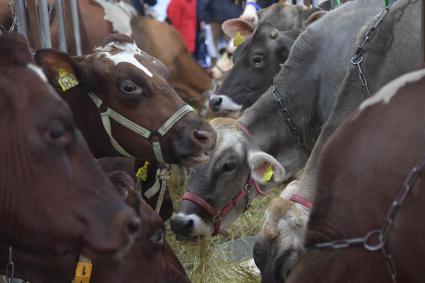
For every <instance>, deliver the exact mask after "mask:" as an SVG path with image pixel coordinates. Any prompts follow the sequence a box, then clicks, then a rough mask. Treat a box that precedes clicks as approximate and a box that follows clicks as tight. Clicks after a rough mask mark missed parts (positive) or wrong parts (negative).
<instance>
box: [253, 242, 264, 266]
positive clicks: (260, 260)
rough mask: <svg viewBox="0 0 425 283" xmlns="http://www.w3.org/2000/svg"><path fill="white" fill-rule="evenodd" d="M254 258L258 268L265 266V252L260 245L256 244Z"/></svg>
mask: <svg viewBox="0 0 425 283" xmlns="http://www.w3.org/2000/svg"><path fill="white" fill-rule="evenodd" d="M253 256H254V261H255V264H256V265H257V266H262V265H264V252H263V250H262V248H261V246H260V245H259V244H258V243H255V244H254V249H253Z"/></svg>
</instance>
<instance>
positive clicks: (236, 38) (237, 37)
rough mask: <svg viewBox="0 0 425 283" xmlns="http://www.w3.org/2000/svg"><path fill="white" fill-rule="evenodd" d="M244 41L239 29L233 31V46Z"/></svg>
mask: <svg viewBox="0 0 425 283" xmlns="http://www.w3.org/2000/svg"><path fill="white" fill-rule="evenodd" d="M244 42H245V36H243V35H242V34H241V33H240V32H239V31H237V32H236V33H235V36H234V37H233V44H234V45H235V47H238V46H239V45H241V44H242V43H244Z"/></svg>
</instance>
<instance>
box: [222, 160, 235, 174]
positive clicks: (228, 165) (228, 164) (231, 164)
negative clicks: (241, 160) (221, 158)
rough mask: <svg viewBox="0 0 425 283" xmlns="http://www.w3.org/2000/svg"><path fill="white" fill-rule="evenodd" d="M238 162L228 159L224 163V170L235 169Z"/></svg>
mask: <svg viewBox="0 0 425 283" xmlns="http://www.w3.org/2000/svg"><path fill="white" fill-rule="evenodd" d="M235 167H236V164H235V163H234V162H231V161H227V162H226V163H224V164H223V172H230V171H232V170H233V169H235Z"/></svg>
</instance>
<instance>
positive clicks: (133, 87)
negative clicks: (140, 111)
mask: <svg viewBox="0 0 425 283" xmlns="http://www.w3.org/2000/svg"><path fill="white" fill-rule="evenodd" d="M119 88H120V90H121V93H123V94H124V95H125V96H128V97H132V96H139V95H141V94H143V89H142V88H141V87H139V86H138V85H137V84H135V83H134V82H133V81H132V80H122V81H120V82H119Z"/></svg>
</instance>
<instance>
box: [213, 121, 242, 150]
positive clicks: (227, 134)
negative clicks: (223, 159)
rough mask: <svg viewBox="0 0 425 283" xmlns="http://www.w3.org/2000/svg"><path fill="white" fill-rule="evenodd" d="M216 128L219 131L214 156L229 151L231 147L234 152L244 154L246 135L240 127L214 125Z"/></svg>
mask: <svg viewBox="0 0 425 283" xmlns="http://www.w3.org/2000/svg"><path fill="white" fill-rule="evenodd" d="M213 127H214V126H213ZM214 129H215V130H216V132H217V141H216V146H215V150H214V156H216V157H219V156H221V155H222V154H223V152H224V151H227V150H228V149H229V148H231V149H233V152H236V154H237V155H238V156H240V157H242V156H243V154H244V150H243V149H244V136H243V134H242V133H241V132H240V131H239V130H238V129H236V128H234V127H229V128H225V127H219V128H215V127H214Z"/></svg>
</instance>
